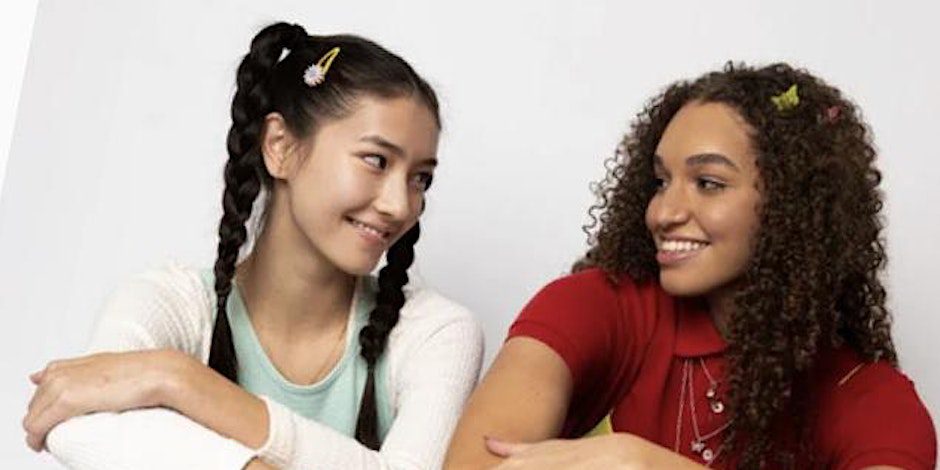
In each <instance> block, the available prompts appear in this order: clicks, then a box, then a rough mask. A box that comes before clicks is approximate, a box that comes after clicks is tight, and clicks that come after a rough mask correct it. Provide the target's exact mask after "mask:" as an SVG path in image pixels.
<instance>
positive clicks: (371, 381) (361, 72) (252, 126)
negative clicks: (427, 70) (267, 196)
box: [209, 23, 440, 449]
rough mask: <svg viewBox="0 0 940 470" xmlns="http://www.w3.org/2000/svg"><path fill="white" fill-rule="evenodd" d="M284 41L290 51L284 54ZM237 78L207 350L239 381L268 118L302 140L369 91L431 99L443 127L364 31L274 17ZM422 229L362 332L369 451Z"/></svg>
mask: <svg viewBox="0 0 940 470" xmlns="http://www.w3.org/2000/svg"><path fill="white" fill-rule="evenodd" d="M285 48H286V49H288V50H289V53H288V54H287V55H285V56H283V57H282V53H283V52H284V49H285ZM334 48H338V49H339V50H340V52H339V55H338V56H334V57H335V61H333V62H331V66H330V68H329V74H328V75H327V76H326V77H325V79H323V80H322V81H321V82H319V83H317V84H315V85H308V84H307V83H306V82H305V80H304V76H305V75H306V74H307V72H308V70H309V68H310V67H311V66H312V65H313V64H316V63H317V62H318V61H319V60H321V59H322V58H323V57H324V54H326V53H328V52H329V51H332V50H333V49H334ZM237 83H238V88H237V90H236V92H235V98H234V100H233V101H232V127H231V129H230V130H229V134H228V153H229V160H228V163H226V165H225V192H224V193H223V197H222V207H223V209H224V213H223V216H222V220H221V222H220V223H219V246H218V257H217V258H216V262H215V292H216V298H217V305H216V308H217V315H216V320H215V326H214V328H213V331H212V344H211V349H210V353H209V366H210V367H212V368H213V369H215V370H216V371H218V372H219V373H221V374H222V375H224V376H225V377H228V378H229V379H231V380H232V381H237V370H238V367H237V362H236V358H235V348H234V343H233V342H232V331H231V327H230V325H229V322H228V317H227V316H226V310H225V305H226V301H227V300H228V296H229V294H230V293H231V290H232V278H233V277H234V275H235V265H236V263H237V261H238V254H239V250H240V249H241V247H242V246H243V245H244V243H245V241H246V239H247V237H248V230H247V228H246V227H245V223H246V222H247V221H248V219H249V216H250V215H251V211H252V205H253V204H254V201H255V199H256V198H257V197H258V195H259V193H260V192H261V189H262V188H266V189H269V190H270V189H271V188H272V185H273V183H274V182H273V178H272V177H271V175H270V174H269V173H268V172H267V170H266V168H265V165H264V159H263V158H262V154H261V142H262V140H263V133H264V126H265V117H266V116H267V115H268V114H270V113H278V114H279V115H280V116H281V117H283V119H284V122H285V124H286V126H287V128H288V130H289V131H290V132H291V133H292V134H293V136H294V137H296V138H297V139H301V140H302V139H308V138H311V137H313V136H315V134H316V131H317V129H319V128H320V127H321V126H322V125H323V124H325V123H327V122H330V121H332V120H335V119H339V118H342V117H344V116H348V115H349V113H352V112H353V111H354V109H355V106H354V105H355V103H356V100H357V99H358V98H360V97H362V96H372V97H378V98H396V97H410V98H414V99H416V100H418V101H419V102H420V103H422V104H424V105H425V106H426V107H427V109H428V110H429V111H430V112H431V113H432V115H433V116H434V120H435V121H436V122H437V124H438V126H440V114H439V109H438V102H437V97H436V96H435V95H434V90H433V89H431V87H430V85H428V84H427V82H425V81H424V80H423V79H422V78H421V77H419V76H418V74H417V73H415V71H414V69H412V68H411V66H410V65H408V63H407V62H405V61H404V60H402V58H401V57H398V56H397V55H395V54H393V53H391V52H389V51H387V50H385V49H384V48H382V47H381V46H379V45H378V44H375V43H374V42H372V41H369V40H367V39H364V38H361V37H358V36H352V35H345V34H344V35H332V36H309V35H307V33H306V31H304V29H303V28H302V27H300V26H297V25H292V24H287V23H275V24H272V25H270V26H268V27H266V28H264V29H263V30H261V32H259V33H258V35H257V36H255V38H254V39H253V40H252V42H251V50H250V52H249V53H248V55H246V56H245V58H244V59H243V60H242V62H241V64H240V65H239V67H238V76H237ZM265 210H267V208H265ZM419 233H420V230H419V228H418V225H417V224H415V226H414V227H413V228H411V229H410V230H409V231H408V232H406V233H405V234H404V235H403V236H402V237H401V238H400V239H399V240H398V242H396V243H395V244H394V245H392V246H391V248H389V250H388V254H387V260H388V263H387V265H386V267H385V268H383V269H382V270H381V271H380V272H379V278H378V284H379V289H378V293H377V294H376V307H375V309H374V310H373V311H372V312H371V314H370V316H369V323H368V325H366V326H365V327H364V328H363V329H362V331H361V332H360V334H359V342H360V344H361V348H362V357H363V358H364V359H365V361H366V363H367V364H368V371H369V373H368V378H367V380H366V386H365V390H364V392H363V397H362V402H361V404H360V410H359V416H358V422H357V425H356V439H357V440H358V441H359V442H360V443H362V444H363V445H365V446H367V447H369V448H371V449H378V448H379V446H380V442H379V429H378V428H379V426H378V416H377V406H376V394H375V367H376V363H377V362H378V360H379V357H381V356H382V353H383V352H384V351H385V345H386V343H387V341H388V335H389V332H390V331H391V329H392V328H393V327H394V326H395V325H396V324H397V323H398V315H399V311H400V310H401V308H402V306H403V305H404V303H405V296H404V294H403V292H402V288H403V287H404V286H405V285H406V284H407V283H408V274H407V270H408V267H409V266H411V263H412V261H413V260H414V244H415V243H416V242H417V241H418V236H419Z"/></svg>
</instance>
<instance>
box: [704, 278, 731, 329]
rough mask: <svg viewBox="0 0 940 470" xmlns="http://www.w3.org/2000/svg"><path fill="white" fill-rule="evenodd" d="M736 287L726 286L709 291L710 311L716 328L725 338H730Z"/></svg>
mask: <svg viewBox="0 0 940 470" xmlns="http://www.w3.org/2000/svg"><path fill="white" fill-rule="evenodd" d="M734 292H735V291H734V289H733V288H731V287H724V288H721V289H717V290H716V291H714V292H711V293H709V294H708V295H707V296H706V297H707V299H708V311H709V313H711V316H712V322H714V323H715V328H716V329H717V330H718V333H719V334H720V335H721V337H722V338H724V339H725V340H727V339H728V325H729V324H730V321H731V312H732V311H733V310H734Z"/></svg>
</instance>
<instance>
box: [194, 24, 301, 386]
mask: <svg viewBox="0 0 940 470" xmlns="http://www.w3.org/2000/svg"><path fill="white" fill-rule="evenodd" d="M305 37H307V33H306V32H305V31H304V29H303V28H301V27H300V26H297V25H289V24H286V23H278V24H274V25H271V26H269V27H267V28H265V29H263V30H262V31H261V32H259V33H258V35H257V36H255V38H254V39H253V40H252V41H251V50H250V52H249V53H248V54H247V55H246V56H245V58H244V59H242V62H241V64H240V65H239V66H238V72H237V78H236V83H237V86H238V88H237V90H236V91H235V97H234V99H233V100H232V127H231V128H230V129H229V132H228V141H227V146H228V155H229V158H228V162H227V163H226V164H225V172H224V179H225V190H224V192H223V193H222V209H223V213H222V220H221V221H220V222H219V246H218V256H217V258H216V261H215V293H216V299H217V300H216V312H217V313H216V318H215V326H214V327H213V329H212V345H211V347H210V350H209V351H210V352H209V367H211V368H212V369H215V370H216V371H217V372H219V373H220V374H222V375H224V376H225V377H226V378H228V379H229V380H231V381H233V382H235V381H237V369H238V368H237V362H236V360H235V346H234V343H233V342H232V329H231V327H230V326H229V322H228V317H227V315H226V309H225V304H226V301H227V300H228V296H229V293H230V292H231V290H232V277H233V276H234V275H235V262H236V261H237V259H238V252H239V249H240V248H241V246H242V245H243V244H244V243H245V240H246V239H247V237H248V231H247V229H246V228H245V222H246V221H247V220H248V217H249V216H250V215H251V208H252V204H253V203H254V201H255V198H256V197H258V193H259V192H260V191H261V186H262V184H269V182H270V179H271V176H270V175H269V174H268V172H267V170H266V169H265V167H264V162H263V161H262V158H261V145H260V142H261V133H262V130H263V126H264V117H265V116H266V115H267V114H268V113H269V112H271V111H272V104H271V101H272V100H271V98H270V96H269V93H268V90H267V82H268V81H269V77H270V74H271V71H272V69H273V68H274V66H275V64H277V61H278V59H279V58H280V56H281V52H282V51H283V50H284V48H285V47H288V46H291V45H293V44H297V43H299V41H301V40H302V39H303V38H305Z"/></svg>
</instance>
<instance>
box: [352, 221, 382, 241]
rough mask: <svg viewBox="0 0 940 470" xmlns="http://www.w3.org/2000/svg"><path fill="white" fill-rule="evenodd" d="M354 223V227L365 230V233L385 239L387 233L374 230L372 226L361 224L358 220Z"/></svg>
mask: <svg viewBox="0 0 940 470" xmlns="http://www.w3.org/2000/svg"><path fill="white" fill-rule="evenodd" d="M352 223H353V225H355V226H356V227H359V228H361V229H363V230H365V231H367V232H369V233H372V234H374V235H375V236H377V237H380V238H385V232H382V231H379V230H376V229H375V228H373V227H371V226H369V225H366V224H364V223H362V222H360V221H358V220H353V221H352Z"/></svg>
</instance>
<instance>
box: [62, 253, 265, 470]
mask: <svg viewBox="0 0 940 470" xmlns="http://www.w3.org/2000/svg"><path fill="white" fill-rule="evenodd" d="M207 305H209V304H208V303H207V301H206V291H205V288H204V287H203V286H202V284H201V281H200V279H199V277H198V274H197V273H196V272H195V271H194V270H189V269H185V268H183V267H180V266H168V267H165V268H161V269H158V270H153V271H150V272H147V273H145V274H143V275H140V276H137V277H135V278H133V279H132V280H131V281H129V282H127V283H125V284H124V285H123V286H122V287H120V288H119V289H118V290H117V291H116V292H114V293H113V294H112V295H111V296H110V297H109V299H108V300H107V301H106V303H105V306H104V308H103V309H102V311H101V314H100V316H99V319H98V322H97V325H96V327H95V331H94V334H93V337H92V341H91V346H90V348H89V352H104V351H115V352H121V351H133V350H144V349H161V348H172V349H177V350H180V351H183V352H185V353H187V354H190V355H192V356H195V357H197V359H200V360H201V361H202V360H203V359H202V357H200V356H201V355H202V352H201V349H203V348H202V345H203V343H204V342H205V341H204V338H203V336H204V335H203V333H204V332H205V331H207V330H206V328H208V326H207V325H206V323H207V322H211V318H210V317H211V315H210V313H209V312H208V307H207ZM203 362H204V361H203ZM46 446H47V448H48V450H49V452H50V453H52V455H53V456H54V457H55V458H56V459H58V460H59V462H61V463H62V464H64V465H65V466H66V467H68V468H71V469H76V470H83V469H98V470H109V469H115V470H117V469H128V468H134V469H143V470H146V469H165V468H200V469H220V470H222V469H240V468H242V467H244V466H245V464H246V463H247V462H248V461H249V460H250V459H251V458H252V457H253V456H254V452H253V451H252V450H251V449H249V448H247V447H245V446H243V445H241V444H240V443H238V442H236V441H234V440H232V439H228V438H226V437H224V436H222V435H220V434H218V433H216V432H214V431H212V430H210V429H208V428H206V427H204V426H202V425H200V424H198V423H196V422H194V421H192V420H190V419H189V418H187V417H186V416H183V415H181V414H179V413H177V412H175V411H173V410H169V409H165V408H150V409H136V410H129V411H125V412H122V413H93V414H89V415H84V416H77V417H75V418H72V419H70V420H68V421H65V422H63V423H61V424H59V425H58V426H56V427H55V428H53V429H52V431H50V432H49V434H48V436H47V437H46Z"/></svg>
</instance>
